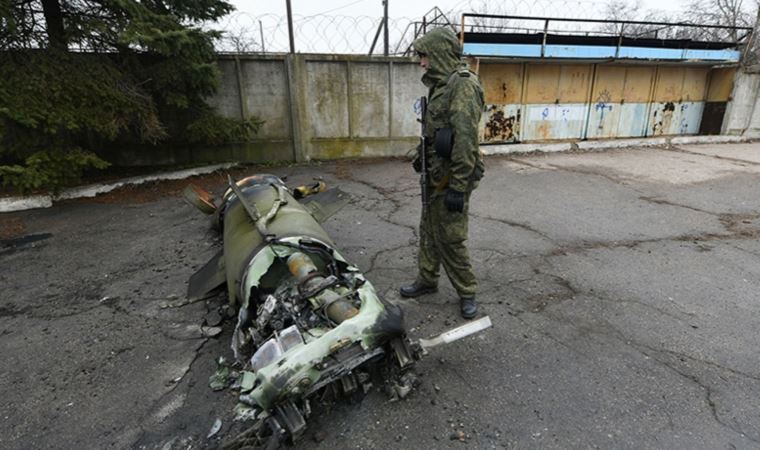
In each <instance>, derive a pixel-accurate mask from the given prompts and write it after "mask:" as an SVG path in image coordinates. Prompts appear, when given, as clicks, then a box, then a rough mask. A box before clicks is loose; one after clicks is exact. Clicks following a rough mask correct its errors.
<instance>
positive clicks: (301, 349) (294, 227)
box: [183, 175, 490, 448]
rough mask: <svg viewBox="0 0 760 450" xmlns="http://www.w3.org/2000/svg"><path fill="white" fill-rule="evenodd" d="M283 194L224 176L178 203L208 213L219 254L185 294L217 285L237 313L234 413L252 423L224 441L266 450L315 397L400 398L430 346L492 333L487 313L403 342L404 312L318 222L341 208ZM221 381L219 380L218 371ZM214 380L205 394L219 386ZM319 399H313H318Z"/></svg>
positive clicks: (332, 196)
mask: <svg viewBox="0 0 760 450" xmlns="http://www.w3.org/2000/svg"><path fill="white" fill-rule="evenodd" d="M295 192H297V194H296V195H297V196H298V197H300V199H299V200H296V198H295V197H294V194H293V191H291V190H289V189H288V188H287V187H286V186H285V184H284V183H283V181H282V180H281V179H279V178H277V177H275V176H273V175H254V176H251V177H247V178H245V179H242V180H240V181H238V182H234V183H233V182H232V181H231V180H230V183H229V188H228V189H227V190H226V192H225V193H224V195H223V196H222V197H221V201H220V203H219V204H218V205H217V204H215V199H214V198H213V196H211V195H210V194H209V193H207V192H205V191H203V190H202V189H200V188H198V187H195V186H189V187H188V188H187V189H185V191H184V193H183V194H184V196H185V198H186V199H187V201H188V202H189V203H190V204H192V205H194V206H196V207H197V208H198V209H200V210H201V211H202V212H204V213H205V214H209V215H211V216H212V226H214V227H215V228H216V229H218V230H220V231H221V233H222V237H223V243H222V249H221V250H220V251H219V253H217V254H216V255H214V257H212V258H211V260H210V261H209V262H208V263H207V264H206V265H205V266H203V267H202V268H201V269H200V270H198V271H197V272H196V273H195V274H193V275H192V277H191V278H190V282H189V287H188V295H187V298H188V300H189V301H191V300H193V299H199V298H205V297H207V296H208V295H209V294H210V293H212V292H213V291H215V290H216V289H218V288H221V287H224V286H226V288H227V294H228V297H229V301H230V306H231V307H232V308H235V309H236V310H237V314H236V319H237V320H236V325H235V330H234V332H233V334H232V342H231V348H232V352H233V354H234V356H235V359H236V360H237V362H238V364H239V365H242V367H243V371H242V376H243V379H241V380H240V382H238V383H236V386H237V387H238V388H242V387H243V386H244V389H241V392H240V393H241V395H240V397H239V400H240V402H241V403H239V404H238V407H236V411H238V412H240V411H243V410H245V414H238V416H240V417H245V418H248V419H253V422H254V423H253V425H252V426H251V427H250V428H249V429H248V430H247V431H245V432H244V433H243V434H242V435H240V436H238V438H236V439H235V440H233V441H232V442H228V444H229V445H232V446H234V445H239V444H240V443H242V442H244V443H245V444H246V445H252V446H254V447H256V446H267V448H273V447H276V446H278V445H279V444H280V443H282V442H285V441H286V440H291V441H294V440H296V439H297V438H298V437H299V436H301V435H302V434H303V433H304V431H305V429H306V419H307V418H308V417H309V415H310V414H311V404H312V402H315V401H317V400H318V399H320V400H321V399H325V398H329V397H331V396H332V397H340V396H345V395H354V394H357V393H358V394H361V393H363V392H364V393H366V392H367V390H368V389H369V388H370V387H371V386H372V381H373V380H382V382H383V383H384V385H385V390H386V392H388V393H390V394H391V395H393V396H395V398H403V397H404V396H406V395H407V394H408V393H409V392H410V391H411V389H412V388H413V386H414V384H415V382H416V381H415V376H414V373H413V371H412V367H413V365H414V362H415V360H416V359H419V357H420V356H421V355H422V354H423V353H424V352H426V350H427V349H428V348H431V347H433V346H435V345H439V344H441V343H448V342H452V341H454V340H457V339H460V338H462V337H465V336H467V335H470V334H472V333H474V332H477V331H481V330H483V329H485V328H487V327H488V326H490V319H488V318H487V317H485V318H483V319H481V320H478V321H475V322H471V323H469V324H467V325H464V326H462V327H459V328H456V329H454V330H451V331H449V332H446V333H443V334H442V335H440V336H438V337H436V338H433V339H429V340H420V341H419V342H413V341H411V340H410V339H409V338H407V336H406V327H405V325H404V316H403V311H402V310H401V308H399V307H398V306H396V305H393V304H391V303H388V302H387V301H385V300H383V299H381V298H380V297H378V295H377V293H376V292H375V289H374V287H373V286H372V283H370V282H369V281H368V280H367V279H366V278H365V277H364V274H362V272H361V271H360V270H359V269H358V268H357V267H356V266H354V265H352V264H351V263H349V262H348V261H347V260H346V259H345V258H344V257H343V255H341V254H340V252H339V251H338V250H337V249H336V247H335V244H334V243H333V241H332V240H331V239H330V237H329V236H328V235H327V233H326V232H325V230H324V229H323V228H322V226H321V225H320V223H322V222H324V221H325V220H326V219H327V218H328V217H330V216H331V215H333V214H334V213H336V212H337V211H338V210H340V209H341V208H342V207H343V206H345V205H346V204H347V203H348V201H349V196H348V195H347V194H345V193H344V192H342V191H340V190H339V189H337V188H332V189H326V186H325V184H324V183H323V182H321V181H320V182H318V183H316V184H315V185H313V186H307V187H302V188H299V189H298V190H297V191H295ZM222 375H225V374H222ZM217 378H219V379H214V381H216V382H217V383H214V386H215V387H218V386H219V385H221V384H222V383H224V382H225V381H226V380H222V379H221V378H222V376H219V377H217ZM316 394H319V395H316Z"/></svg>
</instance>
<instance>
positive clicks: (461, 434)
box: [449, 430, 467, 442]
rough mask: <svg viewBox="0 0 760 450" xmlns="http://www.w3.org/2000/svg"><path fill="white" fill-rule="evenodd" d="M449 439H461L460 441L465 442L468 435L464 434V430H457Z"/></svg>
mask: <svg viewBox="0 0 760 450" xmlns="http://www.w3.org/2000/svg"><path fill="white" fill-rule="evenodd" d="M449 439H450V440H452V441H459V442H465V441H466V440H467V435H466V434H464V431H462V430H457V431H455V432H453V433H451V435H450V436H449Z"/></svg>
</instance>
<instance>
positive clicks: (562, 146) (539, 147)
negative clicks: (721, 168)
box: [480, 136, 752, 155]
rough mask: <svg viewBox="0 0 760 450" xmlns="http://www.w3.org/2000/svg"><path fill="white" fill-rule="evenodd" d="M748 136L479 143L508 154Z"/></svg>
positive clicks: (744, 138)
mask: <svg viewBox="0 0 760 450" xmlns="http://www.w3.org/2000/svg"><path fill="white" fill-rule="evenodd" d="M751 140H752V137H750V136H677V137H659V138H644V139H610V140H599V141H581V142H561V143H553V144H540V143H536V144H494V145H481V146H480V150H481V151H482V152H483V153H484V154H486V155H508V154H513V153H531V152H542V153H551V152H566V151H570V150H613V149H621V148H631V147H669V146H671V145H684V144H729V143H737V142H749V141H751Z"/></svg>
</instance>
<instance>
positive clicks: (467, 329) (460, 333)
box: [419, 316, 492, 350]
mask: <svg viewBox="0 0 760 450" xmlns="http://www.w3.org/2000/svg"><path fill="white" fill-rule="evenodd" d="M491 325H492V324H491V318H490V317H488V316H485V317H481V318H480V319H478V320H473V321H472V322H468V323H466V324H464V325H462V326H460V327H456V328H452V329H451V330H449V331H444V332H443V333H441V334H439V335H438V336H436V337H434V338H430V339H420V341H419V343H420V347H422V348H423V349H424V350H427V349H429V348H432V347H436V346H438V345H441V344H450V343H452V342H454V341H458V340H460V339H462V338H463V337H467V336H469V335H471V334H474V333H477V332H479V331H483V330H485V329H486V328H489V327H491Z"/></svg>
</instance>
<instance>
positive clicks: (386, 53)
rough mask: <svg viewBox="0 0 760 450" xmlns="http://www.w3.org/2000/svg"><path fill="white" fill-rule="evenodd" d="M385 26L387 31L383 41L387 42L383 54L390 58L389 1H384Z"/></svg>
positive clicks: (384, 32)
mask: <svg viewBox="0 0 760 450" xmlns="http://www.w3.org/2000/svg"><path fill="white" fill-rule="evenodd" d="M383 24H384V25H385V30H384V31H383V40H384V41H385V42H384V46H383V49H384V51H383V54H384V55H385V56H388V0H383Z"/></svg>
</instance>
